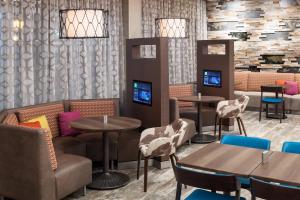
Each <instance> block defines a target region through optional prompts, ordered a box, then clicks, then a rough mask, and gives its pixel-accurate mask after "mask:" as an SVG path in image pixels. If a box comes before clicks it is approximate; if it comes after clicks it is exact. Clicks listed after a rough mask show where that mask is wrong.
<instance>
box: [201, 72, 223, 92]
mask: <svg viewBox="0 0 300 200" xmlns="http://www.w3.org/2000/svg"><path fill="white" fill-rule="evenodd" d="M207 71H210V72H218V73H220V86H216V85H206V84H205V83H204V77H205V75H204V73H205V72H207ZM202 76H203V77H202V85H203V86H205V87H214V88H221V87H222V71H221V70H211V69H204V70H203V71H202Z"/></svg>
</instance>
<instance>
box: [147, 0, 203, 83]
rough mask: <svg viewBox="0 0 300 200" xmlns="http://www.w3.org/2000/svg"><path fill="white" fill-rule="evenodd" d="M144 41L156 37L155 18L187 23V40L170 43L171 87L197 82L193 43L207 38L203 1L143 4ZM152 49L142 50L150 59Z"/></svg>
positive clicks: (154, 0) (167, 0)
mask: <svg viewBox="0 0 300 200" xmlns="http://www.w3.org/2000/svg"><path fill="white" fill-rule="evenodd" d="M142 4H143V5H142V7H143V10H142V11H143V13H142V31H143V37H154V36H155V18H159V17H184V18H189V19H190V29H189V38H187V39H178V38H177V39H169V78H170V83H171V84H175V83H188V82H193V81H196V66H197V63H196V62H197V59H196V48H197V47H196V45H197V43H196V41H197V40H200V39H206V38H207V20H206V2H205V0H142ZM153 51H154V49H153V48H152V49H151V48H147V49H145V52H144V53H145V54H146V55H147V54H148V55H152V54H153Z"/></svg>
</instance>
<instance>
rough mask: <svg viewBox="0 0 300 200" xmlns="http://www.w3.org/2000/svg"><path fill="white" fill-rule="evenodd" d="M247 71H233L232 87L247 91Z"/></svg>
mask: <svg viewBox="0 0 300 200" xmlns="http://www.w3.org/2000/svg"><path fill="white" fill-rule="evenodd" d="M248 77H249V72H235V73H234V89H235V90H239V91H248Z"/></svg>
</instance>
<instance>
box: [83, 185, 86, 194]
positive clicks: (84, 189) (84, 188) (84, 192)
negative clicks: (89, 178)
mask: <svg viewBox="0 0 300 200" xmlns="http://www.w3.org/2000/svg"><path fill="white" fill-rule="evenodd" d="M83 196H86V186H84V187H83Z"/></svg>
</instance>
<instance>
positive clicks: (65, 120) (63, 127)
mask: <svg viewBox="0 0 300 200" xmlns="http://www.w3.org/2000/svg"><path fill="white" fill-rule="evenodd" d="M78 119H80V112H63V113H59V127H60V135H61V136H75V135H78V134H80V131H78V130H75V129H73V128H71V126H70V122H72V121H75V120H78Z"/></svg>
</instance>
